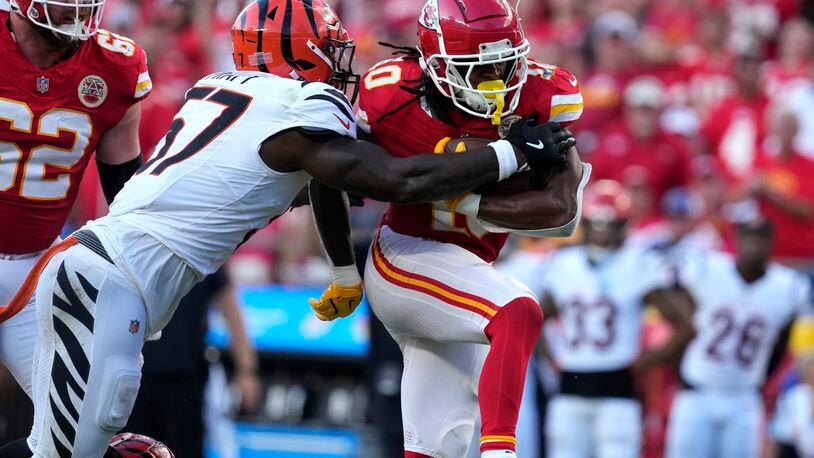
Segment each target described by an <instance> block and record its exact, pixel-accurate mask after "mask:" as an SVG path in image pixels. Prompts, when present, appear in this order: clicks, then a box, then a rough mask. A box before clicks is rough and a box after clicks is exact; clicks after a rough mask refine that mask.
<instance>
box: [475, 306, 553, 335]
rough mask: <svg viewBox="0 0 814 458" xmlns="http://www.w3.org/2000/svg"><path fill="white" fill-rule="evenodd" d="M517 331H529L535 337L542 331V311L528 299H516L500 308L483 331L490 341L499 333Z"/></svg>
mask: <svg viewBox="0 0 814 458" xmlns="http://www.w3.org/2000/svg"><path fill="white" fill-rule="evenodd" d="M518 329H525V330H527V331H530V332H529V333H530V334H535V335H536V336H537V337H539V335H540V331H542V329H543V309H542V308H540V304H538V303H537V301H535V300H534V299H532V298H530V297H518V298H517V299H514V300H512V301H511V302H509V303H508V304H506V305H504V306H503V307H501V308H500V310H498V312H497V314H495V316H494V317H493V318H492V321H490V322H489V324H488V325H487V326H486V329H485V331H486V336H487V337H489V339H490V340H491V339H492V338H493V337H494V336H495V335H496V334H497V333H499V332H515V331H517V330H518ZM535 342H536V337H535Z"/></svg>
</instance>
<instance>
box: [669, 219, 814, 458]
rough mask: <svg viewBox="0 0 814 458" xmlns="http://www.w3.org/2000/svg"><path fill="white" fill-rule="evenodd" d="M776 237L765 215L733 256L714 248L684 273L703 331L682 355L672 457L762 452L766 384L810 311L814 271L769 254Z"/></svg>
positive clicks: (743, 457)
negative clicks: (793, 329)
mask: <svg viewBox="0 0 814 458" xmlns="http://www.w3.org/2000/svg"><path fill="white" fill-rule="evenodd" d="M773 237H774V235H773V230H772V226H771V224H770V223H769V222H768V221H766V220H763V219H759V220H756V221H753V222H750V223H747V224H743V225H741V226H740V227H739V228H738V235H737V255H736V256H735V257H734V258H732V257H730V256H728V255H725V254H720V253H716V252H707V253H706V255H705V256H703V257H702V256H694V257H693V258H691V260H690V262H689V263H688V264H687V265H686V266H685V267H683V268H682V270H681V272H680V275H681V281H682V282H683V284H684V285H685V286H686V288H687V289H688V290H689V291H690V293H691V294H692V295H693V297H694V299H695V303H696V304H697V310H696V311H695V315H694V322H695V327H696V329H697V330H698V335H697V336H696V337H695V338H694V339H693V340H692V342H690V344H689V346H688V347H687V351H686V352H685V354H684V356H683V358H682V360H681V367H680V375H681V380H682V382H683V384H684V386H685V388H684V389H683V390H682V391H680V392H679V393H678V394H677V395H676V397H675V399H674V400H673V405H672V409H671V411H670V419H669V426H668V431H667V450H666V455H665V456H667V457H668V458H684V457H688V456H692V457H696V456H697V457H711V456H716V457H719V458H735V457H738V458H751V457H757V456H759V454H760V449H761V447H760V445H761V440H762V437H763V434H762V430H761V428H762V427H763V402H762V398H761V395H760V389H761V385H762V384H763V382H764V380H765V379H766V376H767V372H770V371H771V366H773V365H775V364H776V362H777V361H778V360H779V359H780V358H779V356H782V354H783V353H784V349H785V344H786V342H787V340H788V334H789V332H788V330H789V328H790V326H791V322H792V321H793V320H794V318H795V317H796V316H797V315H798V314H801V313H810V312H811V307H810V305H811V304H810V301H811V286H810V284H809V280H808V278H807V277H805V276H804V275H803V274H801V273H799V272H797V271H794V270H792V269H790V268H787V267H784V266H780V265H778V264H775V263H773V262H771V261H770V253H771V251H772V241H773ZM773 350H774V351H773ZM770 361H771V362H770Z"/></svg>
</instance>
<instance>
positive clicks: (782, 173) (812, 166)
mask: <svg viewBox="0 0 814 458" xmlns="http://www.w3.org/2000/svg"><path fill="white" fill-rule="evenodd" d="M797 129H798V125H797V118H796V116H795V115H794V114H793V113H791V112H788V111H783V112H779V113H775V116H773V117H772V133H773V136H772V137H770V138H769V141H767V142H766V144H767V146H768V147H769V148H767V149H774V152H773V153H774V154H771V153H772V152H771V151H766V152H765V153H764V154H762V155H761V156H760V158H759V159H758V160H757V161H756V163H755V173H754V175H753V177H752V178H751V179H750V180H748V182H746V184H745V185H743V186H742V187H741V189H739V190H738V191H737V194H738V195H737V196H736V197H752V198H754V199H757V201H758V202H759V203H760V209H761V212H762V213H763V215H765V217H766V219H768V220H769V221H771V222H772V224H773V225H774V228H775V234H776V236H775V246H774V252H773V254H774V256H776V257H779V258H786V259H787V260H788V259H790V258H793V259H808V260H814V243H812V240H814V180H812V177H814V161H812V160H811V159H808V158H806V157H804V156H802V155H800V154H799V153H798V152H797V151H796V150H795V149H794V146H793V144H794V136H795V135H796V133H797ZM771 146H774V148H771Z"/></svg>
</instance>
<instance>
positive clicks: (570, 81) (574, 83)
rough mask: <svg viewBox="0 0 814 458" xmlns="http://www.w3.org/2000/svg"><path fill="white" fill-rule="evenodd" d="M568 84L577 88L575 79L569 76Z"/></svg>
mask: <svg viewBox="0 0 814 458" xmlns="http://www.w3.org/2000/svg"><path fill="white" fill-rule="evenodd" d="M568 82H569V83H571V86H574V87H577V77H576V76H574V75H571V78H568Z"/></svg>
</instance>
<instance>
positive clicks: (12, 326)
mask: <svg viewBox="0 0 814 458" xmlns="http://www.w3.org/2000/svg"><path fill="white" fill-rule="evenodd" d="M104 3H105V0H69V1H65V0H63V1H54V0H11V2H10V6H11V11H4V10H0V54H2V56H3V65H2V68H0V226H2V227H3V230H2V234H1V235H0V304H7V303H8V302H9V301H10V300H11V298H12V296H13V295H14V293H15V292H16V291H17V290H18V289H19V287H20V285H21V284H22V283H23V280H24V279H25V277H26V275H27V274H28V272H29V271H30V270H31V267H32V266H33V265H34V263H35V262H36V261H37V259H38V258H39V257H40V255H41V254H42V252H43V251H44V250H45V249H47V248H48V247H49V246H51V245H52V244H53V243H55V242H56V241H57V238H58V237H59V234H60V231H61V230H62V226H63V225H64V224H65V220H66V219H67V217H68V213H69V212H70V210H71V207H72V205H73V202H74V200H75V199H76V195H77V191H78V188H79V182H80V180H81V179H82V175H83V172H84V170H85V168H86V166H87V165H88V163H89V162H90V160H91V158H92V157H93V153H94V152H96V163H97V165H98V167H99V172H100V174H99V175H100V178H101V182H102V188H103V190H104V194H105V197H106V198H107V200H108V202H110V201H112V199H113V196H115V195H116V193H117V192H118V191H119V190H120V189H121V188H122V186H123V185H124V183H125V182H126V181H127V179H128V178H129V177H130V176H131V175H132V174H133V172H135V171H136V169H138V167H139V166H140V165H141V163H142V160H141V155H140V150H139V143H138V126H139V118H140V113H141V108H140V103H139V102H140V100H142V99H144V98H145V97H146V96H147V95H148V94H149V93H150V89H151V87H152V86H151V82H150V77H149V75H148V72H147V63H146V58H145V55H144V51H142V50H141V48H139V47H138V46H137V45H136V44H135V43H134V42H133V41H132V40H130V39H128V38H125V37H122V36H119V35H116V34H114V33H111V32H108V31H106V30H102V29H100V28H99V20H100V17H101V14H102V9H103V7H104ZM36 336H37V321H36V313H35V310H34V306H33V304H26V305H25V306H24V307H23V308H22V309H21V310H20V312H19V313H18V314H17V315H16V316H14V317H13V318H12V319H10V320H8V321H6V322H4V323H2V324H0V362H2V364H4V365H6V366H7V367H8V368H9V370H10V371H11V373H12V374H13V375H14V378H15V379H16V380H17V382H18V383H19V384H20V386H21V387H22V388H23V389H24V390H25V392H26V393H27V394H28V395H29V396H31V395H32V385H31V371H32V367H33V357H34V347H35V342H36Z"/></svg>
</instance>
